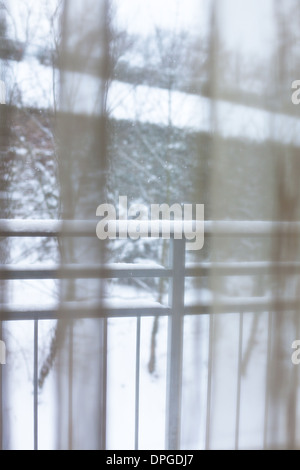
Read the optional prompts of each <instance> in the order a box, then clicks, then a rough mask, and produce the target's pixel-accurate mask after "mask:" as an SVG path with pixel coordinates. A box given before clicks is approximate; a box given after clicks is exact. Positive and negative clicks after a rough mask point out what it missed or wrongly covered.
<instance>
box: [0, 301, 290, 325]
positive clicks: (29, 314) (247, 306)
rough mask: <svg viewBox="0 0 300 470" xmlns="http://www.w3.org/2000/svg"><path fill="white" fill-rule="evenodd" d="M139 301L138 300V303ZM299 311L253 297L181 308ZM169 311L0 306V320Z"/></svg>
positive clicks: (166, 311)
mask: <svg viewBox="0 0 300 470" xmlns="http://www.w3.org/2000/svg"><path fill="white" fill-rule="evenodd" d="M137 302H138V301H137ZM298 308H299V300H297V299H296V300H289V299H286V300H278V301H277V302H276V303H275V302H274V300H273V299H271V298H269V297H252V298H236V297H234V298H225V299H222V300H218V301H215V302H214V301H207V302H201V303H199V304H194V305H185V306H184V307H183V314H184V315H208V314H210V313H211V312H214V313H216V314H218V313H220V314H225V313H227V314H231V313H240V312H244V313H247V312H248V313H259V312H268V311H275V310H278V311H294V310H298ZM171 314H172V309H171V308H170V307H167V306H163V305H160V304H158V303H156V302H153V305H152V304H151V305H144V306H138V303H136V306H134V305H131V306H130V305H128V306H122V307H120V306H113V305H112V306H108V305H105V304H103V305H101V304H96V305H90V304H88V303H82V304H81V303H79V304H78V303H72V302H69V303H68V304H64V305H63V306H62V307H60V308H59V307H58V306H57V307H55V306H49V307H48V306H45V307H41V308H38V309H37V308H34V307H30V306H28V307H26V306H24V307H17V306H16V307H14V306H8V305H0V321H19V320H23V321H24V320H26V321H27V320H58V319H60V318H66V319H93V318H136V317H155V316H169V315H171Z"/></svg>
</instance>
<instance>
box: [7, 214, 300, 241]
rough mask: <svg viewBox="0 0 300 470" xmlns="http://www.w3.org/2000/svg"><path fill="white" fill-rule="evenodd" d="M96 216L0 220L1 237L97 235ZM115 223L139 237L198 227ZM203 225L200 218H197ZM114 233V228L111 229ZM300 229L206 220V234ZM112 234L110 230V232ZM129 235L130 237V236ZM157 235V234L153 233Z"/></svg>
mask: <svg viewBox="0 0 300 470" xmlns="http://www.w3.org/2000/svg"><path fill="white" fill-rule="evenodd" d="M98 222H99V221H97V220H76V221H72V220H66V221H61V220H17V219H15V220H5V219H1V220H0V237H61V236H65V237H70V236H72V237H95V236H96V227H97V223H98ZM110 222H115V223H116V232H117V236H118V233H119V232H120V231H122V232H123V231H124V229H125V230H126V228H128V227H129V226H130V225H129V224H131V225H132V226H139V229H140V237H141V238H143V237H147V238H148V237H149V236H150V235H148V234H149V233H151V227H153V228H155V229H157V228H158V230H159V236H162V235H163V231H164V229H165V228H169V229H170V233H171V234H173V235H174V233H177V232H180V233H182V234H189V233H191V232H194V231H195V229H196V221H193V226H192V231H191V230H190V222H184V221H165V220H164V221H162V220H160V221H157V220H149V221H148V220H142V221H136V220H127V221H119V220H117V221H110ZM197 224H199V227H201V222H197ZM111 232H112V234H113V232H114V230H111ZM299 233H300V222H272V221H205V222H204V234H205V235H206V236H212V235H215V236H235V237H242V236H251V237H252V236H270V235H284V236H290V235H291V236H294V235H297V234H299ZM108 235H110V232H108ZM128 238H129V237H128ZM153 238H155V237H153Z"/></svg>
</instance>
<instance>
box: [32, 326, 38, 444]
mask: <svg viewBox="0 0 300 470" xmlns="http://www.w3.org/2000/svg"><path fill="white" fill-rule="evenodd" d="M33 343H34V346H33V348H34V351H33V362H34V363H33V420H34V424H33V427H34V432H33V434H34V450H38V432H39V431H38V419H39V417H38V361H39V349H38V347H39V321H38V320H34V340H33Z"/></svg>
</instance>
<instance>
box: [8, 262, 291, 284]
mask: <svg viewBox="0 0 300 470" xmlns="http://www.w3.org/2000/svg"><path fill="white" fill-rule="evenodd" d="M273 269H276V272H278V271H279V270H280V271H283V272H289V273H299V271H300V263H299V262H281V263H271V262H267V261H266V262H259V261H258V262H256V261H254V262H249V263H247V262H240V263H239V262H234V263H210V262H208V263H197V264H187V266H186V267H185V277H200V276H207V275H208V274H210V272H211V271H213V273H214V275H229V276H230V275H231V276H234V275H253V274H270V273H271V272H272V270H273ZM172 274H173V272H172V269H170V268H164V267H163V266H159V265H157V266H153V265H149V266H145V265H142V266H141V265H139V264H132V263H111V264H109V265H106V266H104V267H98V266H95V265H86V266H84V265H66V266H63V267H60V266H49V267H47V266H46V267H44V266H38V267H33V266H31V265H29V266H18V265H12V264H10V265H0V279H1V280H7V281H10V280H38V279H39V280H41V279H42V280H46V279H48V280H49V279H98V278H101V279H133V278H161V277H171V276H172Z"/></svg>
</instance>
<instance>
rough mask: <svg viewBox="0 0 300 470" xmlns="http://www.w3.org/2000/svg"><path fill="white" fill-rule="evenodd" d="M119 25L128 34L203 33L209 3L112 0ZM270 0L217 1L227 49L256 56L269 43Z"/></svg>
mask: <svg viewBox="0 0 300 470" xmlns="http://www.w3.org/2000/svg"><path fill="white" fill-rule="evenodd" d="M115 3H116V5H117V8H118V15H119V23H120V24H121V25H122V27H125V28H126V29H127V30H128V31H129V32H132V33H138V34H144V35H147V34H150V33H151V32H152V31H153V29H154V27H155V26H160V27H162V28H167V29H172V30H178V29H187V30H189V31H193V30H195V31H198V32H199V30H200V31H204V32H205V30H206V28H207V19H208V18H209V16H208V15H209V6H210V4H211V1H210V0H115ZM272 4H273V0H217V6H218V14H219V20H220V26H221V31H222V37H223V39H224V40H225V42H226V43H227V45H228V46H229V47H230V48H233V49H239V50H240V51H241V52H242V53H247V54H248V53H249V54H251V55H256V56H260V57H264V56H267V55H268V54H269V51H270V46H271V44H272V42H273V39H274V38H273V35H274V29H273V12H272Z"/></svg>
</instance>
